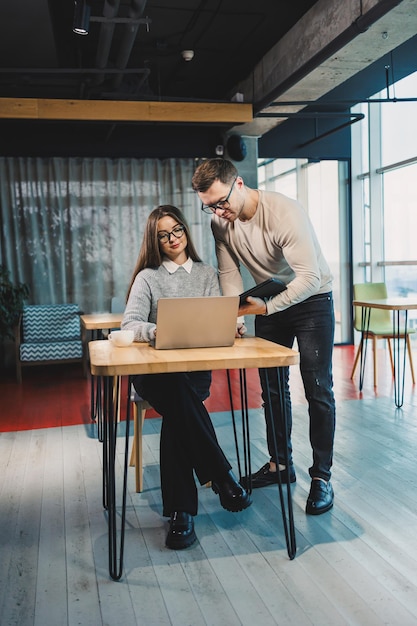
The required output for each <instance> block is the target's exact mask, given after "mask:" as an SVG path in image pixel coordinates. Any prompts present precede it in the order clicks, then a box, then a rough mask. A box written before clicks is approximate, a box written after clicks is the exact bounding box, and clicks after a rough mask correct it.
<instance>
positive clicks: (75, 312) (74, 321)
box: [22, 304, 81, 343]
mask: <svg viewBox="0 0 417 626" xmlns="http://www.w3.org/2000/svg"><path fill="white" fill-rule="evenodd" d="M22 324H23V343H36V342H47V343H49V342H54V341H63V340H65V339H67V340H71V339H80V336H81V326H80V309H79V307H78V305H77V304H34V305H28V306H25V307H24V308H23V319H22Z"/></svg>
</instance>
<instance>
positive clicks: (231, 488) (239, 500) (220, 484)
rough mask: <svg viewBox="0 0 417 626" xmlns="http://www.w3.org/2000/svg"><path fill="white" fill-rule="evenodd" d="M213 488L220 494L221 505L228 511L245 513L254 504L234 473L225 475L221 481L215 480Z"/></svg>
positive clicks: (212, 484) (230, 472)
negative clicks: (244, 510)
mask: <svg viewBox="0 0 417 626" xmlns="http://www.w3.org/2000/svg"><path fill="white" fill-rule="evenodd" d="M211 488H212V489H213V491H214V493H217V494H219V496H220V504H221V505H222V507H223V508H224V509H226V511H233V512H235V513H236V512H237V511H243V509H247V508H248V506H250V505H251V504H252V500H251V499H250V497H249V495H248V494H247V493H246V490H245V489H244V488H243V487H242V485H239V483H238V482H237V480H236V477H235V475H234V474H233V472H232V471H229V472H227V473H226V474H224V475H223V476H222V477H221V478H220V479H219V480H213V481H212V483H211Z"/></svg>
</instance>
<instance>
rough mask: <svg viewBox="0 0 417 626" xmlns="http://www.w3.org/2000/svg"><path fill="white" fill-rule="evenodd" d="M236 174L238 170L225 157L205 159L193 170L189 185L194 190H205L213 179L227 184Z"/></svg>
mask: <svg viewBox="0 0 417 626" xmlns="http://www.w3.org/2000/svg"><path fill="white" fill-rule="evenodd" d="M237 176H238V171H237V169H236V167H235V166H234V165H233V163H232V162H231V161H228V160H227V159H207V160H206V161H203V162H202V163H201V164H200V165H199V166H198V167H197V169H196V171H195V172H194V175H193V178H192V180H191V185H192V188H193V189H194V191H202V192H204V191H207V189H209V188H210V187H211V186H212V184H213V183H214V181H215V180H219V181H220V182H221V183H224V184H226V185H227V184H229V183H231V182H232V181H233V180H234V179H235V178H236V177H237Z"/></svg>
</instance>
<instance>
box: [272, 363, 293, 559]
mask: <svg viewBox="0 0 417 626" xmlns="http://www.w3.org/2000/svg"><path fill="white" fill-rule="evenodd" d="M264 371H265V380H266V390H265V391H266V396H267V397H266V401H267V402H268V404H269V410H270V415H271V430H272V438H273V440H274V447H275V449H274V454H275V459H276V463H277V466H278V446H277V439H276V434H275V424H274V420H273V418H272V401H271V393H270V389H269V380H268V376H267V372H266V370H264ZM271 371H272V370H271ZM276 375H277V383H278V395H279V402H280V409H281V415H282V427H283V432H284V433H288V416H287V407H286V404H285V395H284V394H285V368H283V367H277V368H276ZM284 461H285V472H286V479H287V509H288V511H286V509H285V498H284V494H283V491H282V482H281V474H280V472H279V468H278V467H277V475H278V491H279V499H280V503H281V513H282V523H283V526H284V533H285V542H286V544H287V552H288V556H289V557H290V559H291V560H292V559H294V558H295V554H296V552H297V545H296V540H295V527H294V512H293V506H292V493H291V483H290V462H289V458H288V446H284ZM287 518H288V519H287Z"/></svg>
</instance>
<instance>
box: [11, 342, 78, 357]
mask: <svg viewBox="0 0 417 626" xmlns="http://www.w3.org/2000/svg"><path fill="white" fill-rule="evenodd" d="M82 356H83V346H82V343H81V341H56V342H53V343H52V342H51V343H50V342H45V343H24V344H22V345H21V346H20V360H21V361H62V360H64V359H81V358H82Z"/></svg>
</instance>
